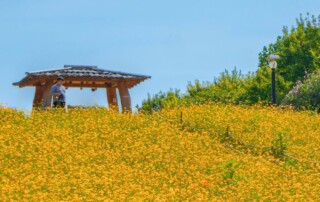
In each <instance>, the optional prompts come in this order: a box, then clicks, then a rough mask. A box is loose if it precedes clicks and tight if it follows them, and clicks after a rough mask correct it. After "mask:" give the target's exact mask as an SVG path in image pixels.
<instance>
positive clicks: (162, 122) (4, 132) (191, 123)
mask: <svg viewBox="0 0 320 202" xmlns="http://www.w3.org/2000/svg"><path fill="white" fill-rule="evenodd" d="M319 198H320V116H319V115H318V114H316V113H311V112H294V111H292V110H290V109H276V108H273V107H260V106H253V107H248V106H232V105H220V104H208V105H202V106H198V105H194V106H190V107H184V108H176V109H171V110H162V111H161V112H155V113H153V114H148V113H145V114H144V113H140V114H128V113H123V114H119V113H118V112H116V111H113V110H108V109H104V108H90V109H71V110H69V112H68V113H65V112H64V111H59V110H56V111H34V112H32V116H31V118H26V117H25V116H24V115H23V114H22V113H20V112H18V111H15V110H13V109H9V108H0V201H14V200H16V201H238V200H239V201H256V200H261V201H316V200H318V199H319Z"/></svg>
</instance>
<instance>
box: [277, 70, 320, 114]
mask: <svg viewBox="0 0 320 202" xmlns="http://www.w3.org/2000/svg"><path fill="white" fill-rule="evenodd" d="M282 104H283V105H292V106H293V107H294V108H295V109H309V110H317V111H318V112H320V71H316V72H314V73H312V74H306V76H305V81H303V82H302V81H297V83H296V85H295V86H294V87H293V89H292V90H291V91H290V92H289V93H288V94H287V95H286V97H285V99H284V100H283V102H282Z"/></svg>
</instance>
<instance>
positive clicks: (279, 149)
mask: <svg viewBox="0 0 320 202" xmlns="http://www.w3.org/2000/svg"><path fill="white" fill-rule="evenodd" d="M287 149H288V142H287V139H286V137H285V135H284V134H283V133H279V135H278V137H277V138H276V139H275V140H273V142H272V147H271V154H272V155H273V156H274V158H276V159H280V160H283V159H284V157H285V151H286V150H287Z"/></svg>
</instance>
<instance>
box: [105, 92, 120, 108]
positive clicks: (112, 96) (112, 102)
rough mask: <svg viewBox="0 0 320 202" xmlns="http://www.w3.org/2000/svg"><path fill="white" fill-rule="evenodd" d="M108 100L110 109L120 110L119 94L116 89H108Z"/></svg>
mask: <svg viewBox="0 0 320 202" xmlns="http://www.w3.org/2000/svg"><path fill="white" fill-rule="evenodd" d="M106 89H107V100H108V104H109V108H116V109H118V100H117V93H116V89H115V88H110V87H107V88H106Z"/></svg>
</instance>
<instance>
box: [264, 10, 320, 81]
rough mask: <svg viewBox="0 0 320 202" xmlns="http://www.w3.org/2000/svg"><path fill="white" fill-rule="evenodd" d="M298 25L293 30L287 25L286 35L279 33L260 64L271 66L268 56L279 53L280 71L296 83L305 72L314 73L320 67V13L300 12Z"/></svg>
mask: <svg viewBox="0 0 320 202" xmlns="http://www.w3.org/2000/svg"><path fill="white" fill-rule="evenodd" d="M296 21H297V22H296V27H292V28H291V29H290V30H289V28H288V27H284V28H283V36H279V37H278V38H277V41H276V42H275V43H274V44H270V45H269V46H267V47H266V46H265V47H264V48H263V50H262V52H261V53H260V54H259V66H265V65H267V61H266V57H267V56H268V55H269V54H272V53H275V54H278V55H280V59H278V60H277V62H278V68H277V71H278V72H279V74H280V75H282V76H283V78H284V79H285V80H286V81H289V82H291V84H294V83H295V82H296V81H297V80H301V81H302V80H303V79H304V74H305V72H314V71H315V70H317V69H319V68H320V16H318V17H317V18H316V17H315V16H313V15H312V16H310V15H309V14H307V17H306V18H303V17H302V15H300V18H299V19H297V20H296Z"/></svg>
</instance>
